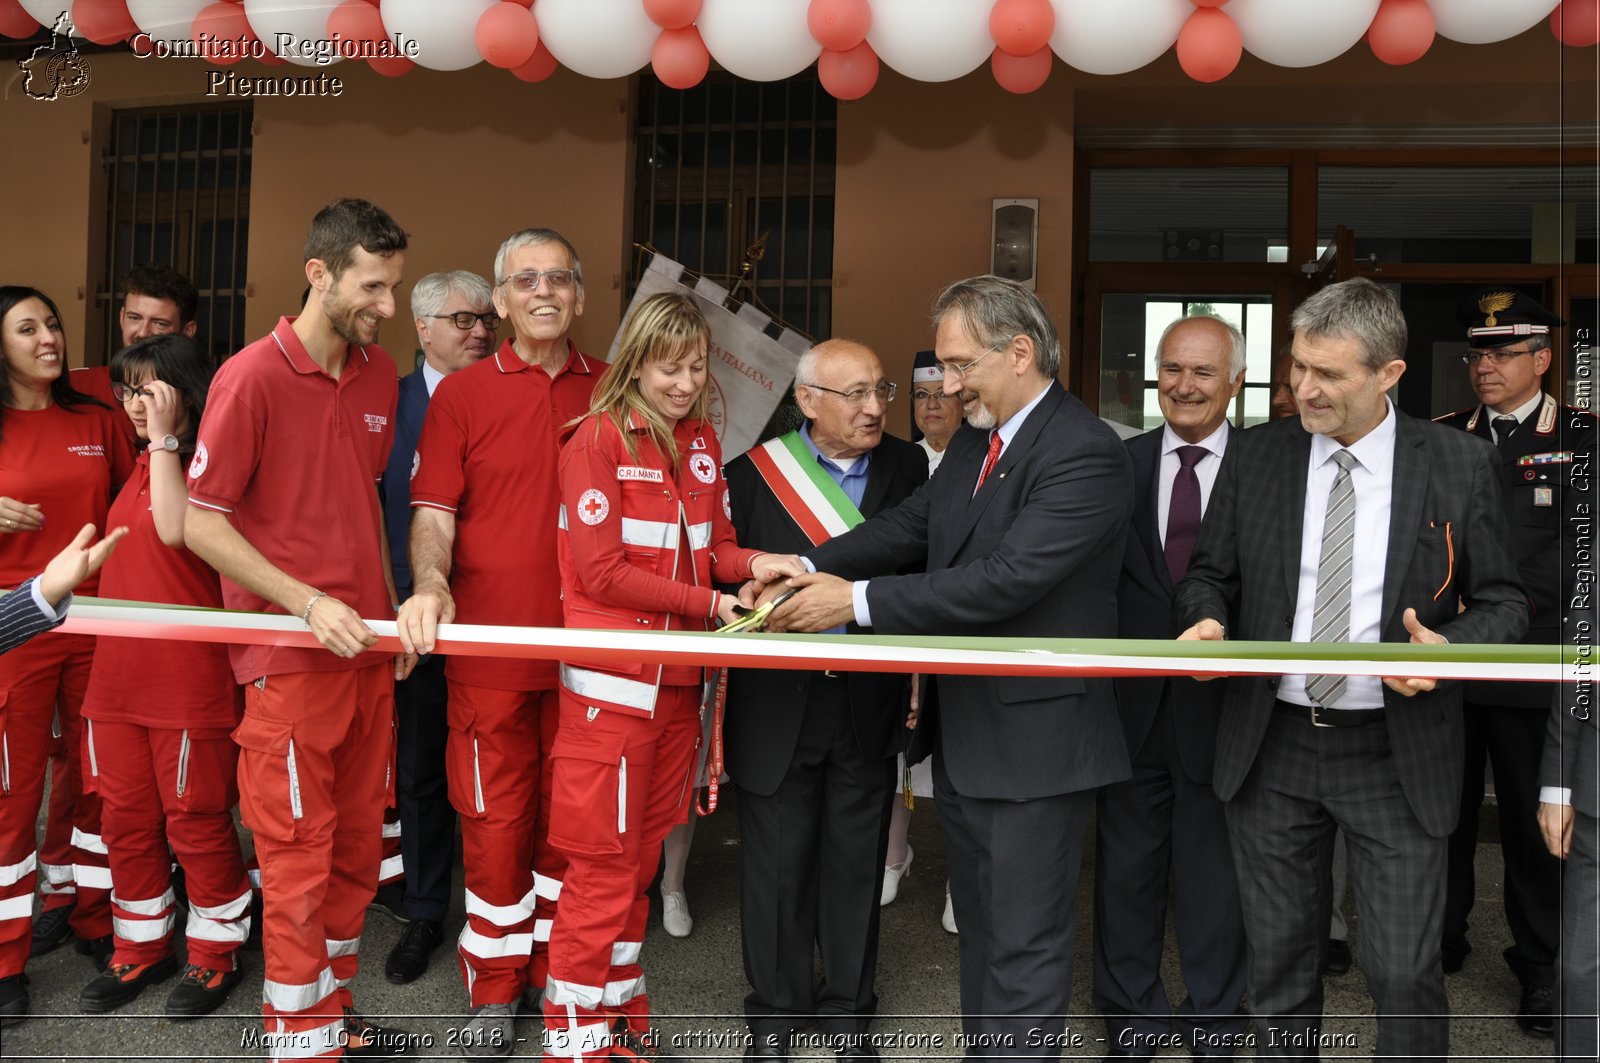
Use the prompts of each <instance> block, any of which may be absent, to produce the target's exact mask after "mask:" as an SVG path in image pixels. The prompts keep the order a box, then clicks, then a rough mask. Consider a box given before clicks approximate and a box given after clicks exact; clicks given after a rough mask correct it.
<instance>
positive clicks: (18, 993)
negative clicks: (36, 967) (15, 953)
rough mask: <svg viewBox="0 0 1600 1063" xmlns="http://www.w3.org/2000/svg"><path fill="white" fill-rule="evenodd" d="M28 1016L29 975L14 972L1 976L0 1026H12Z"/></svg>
mask: <svg viewBox="0 0 1600 1063" xmlns="http://www.w3.org/2000/svg"><path fill="white" fill-rule="evenodd" d="M27 1017H28V976H27V975H25V974H14V975H11V976H9V977H7V978H0V1026H10V1025H11V1024H12V1023H14V1022H21V1021H22V1020H23V1019H26V1018H27Z"/></svg>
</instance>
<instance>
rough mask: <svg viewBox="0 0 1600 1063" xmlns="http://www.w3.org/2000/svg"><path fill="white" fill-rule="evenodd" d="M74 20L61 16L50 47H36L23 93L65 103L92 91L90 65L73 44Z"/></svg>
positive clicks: (26, 64) (25, 65)
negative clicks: (90, 89) (69, 98)
mask: <svg viewBox="0 0 1600 1063" xmlns="http://www.w3.org/2000/svg"><path fill="white" fill-rule="evenodd" d="M72 34H73V25H72V16H71V15H70V14H68V13H67V12H65V11H63V12H61V15H60V17H58V18H57V19H56V23H55V25H54V26H53V27H52V28H51V30H50V43H49V44H41V45H39V46H38V47H36V48H35V49H34V50H33V51H32V53H30V54H29V56H28V58H26V59H18V60H17V66H19V67H21V68H22V91H23V92H25V93H27V94H28V96H29V97H30V98H31V99H35V100H64V99H66V98H67V97H69V96H76V95H78V93H80V92H82V91H83V90H84V89H86V88H88V87H89V61H88V60H87V59H85V58H84V57H83V56H82V54H80V53H79V51H78V49H77V47H76V46H75V45H74V44H73V43H72Z"/></svg>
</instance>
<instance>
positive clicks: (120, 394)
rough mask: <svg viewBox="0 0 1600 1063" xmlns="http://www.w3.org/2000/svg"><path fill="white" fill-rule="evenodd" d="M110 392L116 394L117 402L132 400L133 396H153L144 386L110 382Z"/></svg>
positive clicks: (147, 397) (148, 397)
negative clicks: (138, 386) (134, 386)
mask: <svg viewBox="0 0 1600 1063" xmlns="http://www.w3.org/2000/svg"><path fill="white" fill-rule="evenodd" d="M111 394H112V395H114V396H116V399H117V401H118V402H132V401H133V399H134V397H135V396H137V397H138V398H141V399H150V398H154V397H155V396H154V395H152V394H151V393H150V392H148V391H146V390H145V389H144V388H133V387H129V386H128V385H126V384H112V385H111Z"/></svg>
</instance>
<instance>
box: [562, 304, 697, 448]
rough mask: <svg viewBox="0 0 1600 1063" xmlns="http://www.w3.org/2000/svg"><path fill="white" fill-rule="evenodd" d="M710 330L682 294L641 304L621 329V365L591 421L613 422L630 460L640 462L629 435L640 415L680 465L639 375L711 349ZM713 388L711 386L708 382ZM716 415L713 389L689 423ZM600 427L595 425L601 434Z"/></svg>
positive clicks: (607, 380)
mask: <svg viewBox="0 0 1600 1063" xmlns="http://www.w3.org/2000/svg"><path fill="white" fill-rule="evenodd" d="M710 341H711V326H709V325H707V324H706V318H705V315H704V314H702V313H701V312H700V307H699V306H698V305H697V304H696V303H695V301H694V298H693V297H692V296H689V295H684V294H682V293H680V292H659V293H657V294H655V295H651V296H648V297H646V298H645V299H643V300H642V301H640V303H639V305H638V306H637V307H635V308H634V311H633V313H632V314H630V315H628V320H626V321H625V322H623V324H622V341H621V343H620V344H619V345H618V347H617V359H616V361H614V362H612V363H611V368H610V369H608V370H607V371H606V374H605V376H604V377H602V378H601V379H600V384H599V386H598V387H596V388H595V389H594V397H593V398H592V399H591V400H590V405H589V415H590V416H592V417H594V418H595V419H596V420H597V421H605V420H607V419H609V420H610V421H611V422H612V423H613V424H615V425H616V426H617V430H618V431H619V432H620V433H621V434H622V442H623V445H624V446H626V447H627V448H628V454H629V455H630V456H631V457H632V458H633V459H634V460H635V461H637V460H638V458H639V445H638V443H637V442H636V441H635V440H634V436H633V433H631V432H629V431H628V429H627V423H628V418H629V416H630V415H633V414H637V415H638V416H639V418H640V419H641V420H643V421H644V422H645V423H646V424H648V425H649V426H650V434H651V436H653V437H654V439H655V442H656V446H657V447H658V448H659V449H660V450H661V452H662V453H663V454H665V455H666V456H667V458H668V460H669V461H671V462H672V464H673V465H674V466H676V465H677V464H678V445H677V443H676V442H674V440H673V437H672V429H673V426H672V425H670V424H668V423H667V420H666V418H664V417H662V416H661V414H660V413H659V412H657V410H656V408H655V407H654V406H652V405H651V404H650V403H649V401H648V400H646V399H645V397H644V392H642V391H641V390H640V389H639V381H638V379H637V377H636V376H635V374H637V373H638V372H639V370H641V369H642V368H644V366H645V365H646V364H647V363H649V362H675V361H678V360H679V359H681V358H683V357H684V356H685V355H687V354H692V353H694V352H695V351H697V350H704V349H705V348H707V347H709V346H710ZM708 383H709V381H708ZM710 413H711V388H710V387H709V386H708V387H704V388H701V389H700V394H699V395H698V396H697V397H696V398H695V401H694V406H693V407H692V408H691V409H690V410H689V413H688V415H687V416H688V417H690V418H691V419H696V420H705V419H707V418H708V417H709V415H710ZM598 428H599V425H598V424H597V425H596V430H597V431H598Z"/></svg>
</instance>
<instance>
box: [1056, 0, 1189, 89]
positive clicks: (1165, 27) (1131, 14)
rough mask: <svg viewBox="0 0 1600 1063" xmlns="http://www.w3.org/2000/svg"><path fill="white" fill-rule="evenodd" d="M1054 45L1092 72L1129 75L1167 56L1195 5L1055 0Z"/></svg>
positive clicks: (1173, 0) (1183, 0) (1170, 0)
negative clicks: (1132, 71)
mask: <svg viewBox="0 0 1600 1063" xmlns="http://www.w3.org/2000/svg"><path fill="white" fill-rule="evenodd" d="M1055 7H1056V29H1055V32H1054V33H1052V34H1051V35H1050V47H1051V49H1052V50H1054V52H1055V53H1056V55H1058V56H1060V57H1061V61H1062V62H1063V63H1066V64H1067V65H1068V66H1072V67H1076V68H1077V69H1079V70H1082V71H1085V72H1086V73H1090V74H1126V73H1127V72H1128V71H1130V70H1137V69H1139V68H1140V67H1141V66H1144V65H1145V64H1146V63H1151V62H1154V61H1155V60H1156V59H1159V58H1160V57H1161V56H1162V55H1164V54H1165V53H1166V51H1167V49H1168V48H1171V47H1172V46H1173V44H1174V43H1176V41H1177V40H1178V31H1179V30H1181V29H1183V24H1184V22H1186V21H1187V20H1188V18H1189V16H1190V15H1192V14H1194V4H1192V3H1190V2H1189V0H1121V2H1120V3H1116V4H1108V3H1106V2H1105V0H1055Z"/></svg>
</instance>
